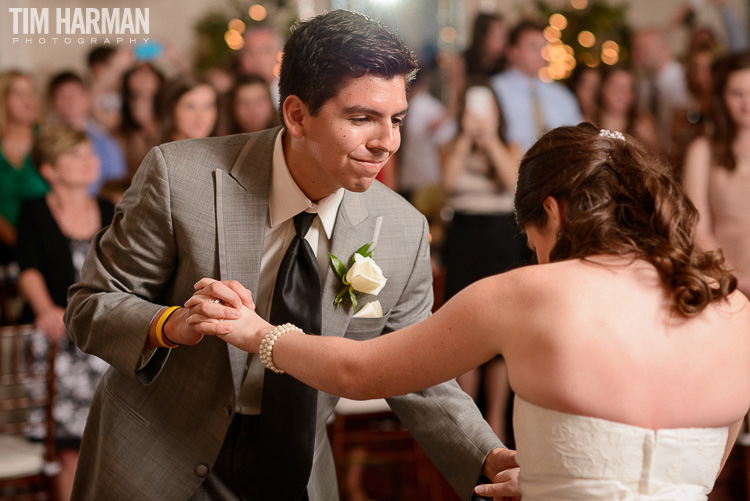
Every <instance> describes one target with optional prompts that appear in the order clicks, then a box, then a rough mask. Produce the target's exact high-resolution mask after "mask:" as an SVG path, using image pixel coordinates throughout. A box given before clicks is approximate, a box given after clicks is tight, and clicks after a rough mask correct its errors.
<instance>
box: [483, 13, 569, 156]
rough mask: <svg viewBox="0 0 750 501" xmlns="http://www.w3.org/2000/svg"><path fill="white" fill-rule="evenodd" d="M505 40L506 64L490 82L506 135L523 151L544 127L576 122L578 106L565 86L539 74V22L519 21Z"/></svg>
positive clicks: (541, 36)
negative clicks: (506, 45)
mask: <svg viewBox="0 0 750 501" xmlns="http://www.w3.org/2000/svg"><path fill="white" fill-rule="evenodd" d="M508 43H509V46H508V63H509V64H510V67H509V68H508V69H507V70H505V71H504V72H502V73H500V74H499V75H497V76H495V77H493V78H492V81H491V83H492V87H493V88H494V89H495V93H496V94H497V97H498V99H499V100H500V106H501V107H502V112H503V116H504V117H505V120H506V123H507V138H506V139H507V141H508V142H509V143H513V144H517V145H518V146H520V148H521V150H522V151H524V152H525V151H526V150H528V149H529V148H530V147H531V145H532V144H534V143H535V142H536V140H537V139H539V137H540V136H541V135H542V134H544V133H545V132H547V131H548V130H550V129H554V128H555V127H560V126H562V125H576V124H578V123H579V122H580V121H581V110H580V108H579V107H578V102H577V101H576V98H575V96H574V95H573V93H572V92H570V90H569V89H568V88H567V87H565V86H564V85H562V84H560V83H558V82H544V81H542V80H541V79H540V78H539V71H540V70H541V69H542V68H544V66H545V65H546V64H547V63H546V61H545V60H544V58H542V49H543V48H544V46H545V45H546V44H547V40H546V39H545V38H544V32H543V30H542V27H541V26H539V25H537V24H535V23H533V22H531V21H521V22H520V23H518V24H517V25H516V26H515V27H514V28H513V29H512V30H511V32H510V34H509V37H508Z"/></svg>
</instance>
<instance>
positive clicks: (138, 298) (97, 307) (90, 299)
mask: <svg viewBox="0 0 750 501" xmlns="http://www.w3.org/2000/svg"><path fill="white" fill-rule="evenodd" d="M176 254H177V251H176V244H175V239H174V231H173V226H172V219H171V207H170V190H169V180H168V176H167V169H166V163H165V161H164V156H163V154H162V152H161V150H160V149H159V148H158V147H157V148H154V149H152V150H151V151H150V152H149V154H148V155H147V156H146V158H145V159H144V160H143V163H142V165H141V167H140V168H139V169H138V172H137V174H136V176H135V178H134V179H133V185H132V187H131V188H130V189H129V190H128V191H127V192H126V193H125V196H124V197H123V200H122V202H121V203H120V204H119V205H118V206H117V210H116V212H115V216H114V218H113V220H112V223H111V225H110V226H109V227H108V228H106V229H104V230H103V231H100V232H99V233H98V234H97V235H96V236H95V237H94V239H93V241H92V243H91V249H90V251H89V254H88V256H87V258H86V261H85V263H84V266H83V269H82V271H81V281H80V282H79V283H77V284H75V285H73V286H72V287H71V288H70V290H69V292H68V308H67V309H66V312H65V325H66V327H67V328H68V332H69V333H70V335H71V337H72V338H73V340H74V341H75V343H76V344H77V345H78V347H79V348H80V349H81V350H82V351H84V352H86V353H91V354H93V355H96V356H98V357H100V358H102V359H103V360H105V361H106V362H107V363H109V364H110V365H112V366H113V367H115V368H116V369H118V370H120V371H123V372H125V373H130V374H133V375H136V369H137V367H138V366H139V365H140V363H141V353H142V352H143V348H144V346H145V344H146V339H147V337H148V330H149V327H150V325H151V322H152V321H153V319H154V317H155V316H156V314H157V313H158V312H159V311H160V310H161V308H162V307H163V306H162V305H160V304H154V301H155V300H156V299H157V298H158V297H159V295H160V294H161V292H162V290H163V289H164V287H165V284H167V283H168V282H169V280H170V279H171V275H172V272H173V270H174V268H175V260H176ZM167 353H168V350H164V349H159V350H157V353H156V354H155V355H154V356H153V357H152V358H151V360H150V362H149V364H148V366H147V369H148V370H147V371H146V372H145V373H142V374H139V376H140V379H141V381H142V382H144V383H149V382H150V381H151V380H153V378H154V377H155V376H156V374H157V373H158V371H159V370H160V368H161V367H162V366H163V363H164V362H165V360H166V357H167Z"/></svg>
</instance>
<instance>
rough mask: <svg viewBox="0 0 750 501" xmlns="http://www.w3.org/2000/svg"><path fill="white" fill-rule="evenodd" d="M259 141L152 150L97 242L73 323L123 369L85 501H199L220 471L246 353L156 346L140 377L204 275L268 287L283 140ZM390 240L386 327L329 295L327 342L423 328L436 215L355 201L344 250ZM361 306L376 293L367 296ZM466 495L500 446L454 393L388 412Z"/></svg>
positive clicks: (77, 288) (108, 393)
mask: <svg viewBox="0 0 750 501" xmlns="http://www.w3.org/2000/svg"><path fill="white" fill-rule="evenodd" d="M277 133H278V129H273V130H269V131H263V132H260V133H256V134H249V135H236V136H228V137H221V138H211V139H198V140H189V141H180V142H177V143H170V144H165V145H162V146H159V147H156V148H154V149H153V150H152V151H151V152H150V153H149V154H148V156H147V157H146V159H145V160H144V162H143V164H142V166H141V167H140V169H139V170H138V173H137V175H136V176H135V179H134V183H133V186H132V188H131V189H130V190H128V192H127V193H126V194H125V197H124V199H123V201H122V203H121V204H120V205H119V206H118V207H117V211H116V214H115V218H114V220H113V222H112V225H111V226H110V227H109V228H108V229H107V230H105V231H103V232H101V233H100V234H98V235H97V236H96V237H95V239H94V241H93V243H92V247H91V251H90V253H89V256H88V258H87V259H86V263H85V266H84V268H83V272H82V279H81V282H80V283H79V284H76V285H74V286H73V287H72V288H71V290H70V294H69V305H68V309H67V311H66V316H65V321H66V325H67V326H68V331H69V332H70V334H71V336H72V337H73V338H74V340H75V342H76V343H77V344H78V346H79V347H80V348H81V349H82V350H83V351H85V352H87V353H92V354H95V355H97V356H99V357H101V358H102V359H104V360H106V361H107V362H108V363H110V364H111V365H112V368H111V369H110V370H109V371H108V372H107V373H106V375H105V376H104V378H103V379H102V382H101V383H100V385H99V387H98V389H97V392H96V395H95V398H94V402H93V404H92V407H91V412H90V415H89V419H88V423H87V426H86V431H85V433H84V438H83V445H82V449H81V456H80V460H79V464H78V474H77V477H76V485H75V489H74V497H75V498H76V499H108V500H115V499H123V500H132V499H142V500H148V499H153V500H161V499H187V498H189V497H190V496H191V494H193V492H194V491H195V490H196V489H197V487H198V486H199V485H200V483H201V482H202V481H203V479H204V478H205V476H206V473H207V471H208V470H209V469H210V468H211V466H212V465H213V463H214V461H215V459H216V457H217V455H218V453H219V450H220V448H221V444H222V442H223V441H224V436H225V434H226V432H227V429H228V427H229V424H230V422H231V419H232V414H233V411H232V410H233V409H234V405H235V401H236V399H237V394H238V391H239V386H240V383H241V380H242V377H243V370H244V367H245V361H246V356H247V354H246V353H243V352H241V351H239V350H236V349H235V348H234V347H232V346H228V345H227V344H226V343H225V342H223V341H221V340H220V339H217V338H214V337H211V336H207V337H206V338H204V339H203V340H202V341H201V342H200V343H199V344H197V345H196V346H182V347H180V348H177V349H174V350H165V349H158V350H157V352H156V354H155V355H154V356H153V358H152V359H151V360H150V361H149V363H148V364H147V365H146V366H145V367H144V368H143V369H141V370H138V367H139V366H140V364H141V353H142V351H143V346H144V344H145V342H146V337H147V333H148V330H149V325H150V324H151V322H152V320H153V319H154V317H155V316H156V314H157V313H158V311H159V310H160V309H161V308H162V307H163V306H167V305H178V304H183V303H184V302H185V301H186V300H187V299H188V298H189V297H190V296H191V295H192V293H193V284H195V282H197V281H198V280H199V279H200V278H202V277H214V278H217V279H236V280H238V281H240V282H241V283H242V284H243V285H245V286H246V287H247V288H248V289H250V290H256V289H257V287H258V275H259V272H260V261H261V253H262V248H263V236H264V227H265V222H266V217H267V212H268V201H267V197H268V192H269V189H270V175H271V165H272V151H273V144H274V138H275V136H276V134H277ZM378 219H380V221H381V230H380V235H379V239H378V245H377V250H376V252H375V256H374V257H375V259H376V260H377V262H378V264H379V265H380V266H381V267H382V269H383V271H384V274H385V276H386V277H388V284H387V285H386V287H385V288H384V289H383V290H382V291H381V293H380V295H379V296H378V299H379V300H380V302H381V304H382V306H383V311H384V316H383V318H377V319H372V318H359V319H358V318H355V319H353V318H351V314H352V312H351V306H350V305H349V304H348V301H347V302H345V303H344V305H343V306H342V307H340V308H338V309H336V308H334V306H333V300H334V297H335V295H336V293H337V292H338V291H339V289H340V286H341V283H340V281H339V279H338V277H337V276H336V274H335V273H333V272H332V270H329V272H328V273H327V276H326V279H325V283H324V288H323V332H322V334H323V335H326V336H346V337H350V338H353V339H368V338H372V337H375V336H378V335H380V334H382V333H386V332H390V331H394V330H397V329H399V328H401V327H404V326H407V325H410V324H413V323H415V322H417V321H419V320H422V319H424V318H425V317H427V316H428V315H429V313H430V309H431V307H432V280H431V268H430V260H429V247H428V241H427V236H428V235H427V232H428V229H427V225H426V221H425V220H424V218H423V217H422V216H421V215H420V214H419V213H418V212H417V211H416V210H414V209H413V208H412V207H411V206H410V205H409V204H407V203H406V202H405V201H404V200H403V199H401V198H400V197H398V196H397V195H395V194H393V192H391V191H390V190H388V189H387V188H385V187H384V186H382V185H381V184H380V183H377V182H376V183H375V184H374V185H373V186H372V187H371V188H370V190H368V191H367V192H365V193H351V192H346V193H345V195H344V198H343V200H342V203H341V207H340V209H339V213H338V216H337V220H336V226H335V229H334V233H333V236H332V241H331V252H332V253H333V254H334V255H336V256H339V257H340V258H341V259H349V257H350V256H351V255H352V254H353V252H354V251H355V250H356V249H358V248H359V247H360V246H362V245H363V244H365V243H367V242H369V241H371V240H372V238H373V235H374V231H375V225H376V221H377V220H378ZM360 299H361V300H363V301H368V300H372V299H374V298H372V297H367V296H363V297H361V298H360ZM336 401H337V397H334V396H331V395H327V394H324V393H320V397H319V403H318V416H317V437H316V446H315V458H314V464H313V471H312V475H311V479H310V483H309V485H308V492H309V494H310V499H311V501H315V500H325V501H328V500H333V499H338V492H337V485H336V479H335V468H334V463H333V457H332V454H331V449H330V445H329V443H328V439H327V436H326V429H325V423H326V420H327V418H328V417H329V416H330V414H331V412H332V411H333V408H334V406H335V404H336ZM389 403H390V405H391V407H392V408H393V410H394V411H395V412H396V413H397V415H398V416H399V418H400V419H401V420H402V421H403V422H404V423H405V424H406V426H407V427H408V428H409V430H410V431H411V432H412V433H413V435H414V436H415V437H416V438H417V440H418V441H419V443H420V444H421V445H422V446H423V448H424V449H425V451H426V452H427V454H428V455H429V456H430V458H431V459H432V460H433V461H434V462H435V464H436V465H437V466H438V468H439V469H440V470H441V472H442V473H443V475H445V477H446V478H447V479H448V480H449V481H450V482H451V484H452V485H453V486H454V488H455V489H456V490H457V492H459V493H460V494H461V496H462V497H463V498H466V499H468V498H469V497H470V496H471V490H472V487H473V486H474V484H475V481H476V479H477V478H478V476H479V474H480V469H481V465H482V463H483V461H484V459H485V457H486V455H487V454H488V453H489V451H490V450H492V449H493V448H495V447H499V446H501V444H500V442H499V441H498V440H497V438H496V437H495V435H494V434H493V433H492V431H491V430H490V428H489V426H487V424H486V423H485V421H484V420H483V419H482V416H481V415H480V413H479V412H478V411H477V409H476V407H475V405H474V404H473V402H472V400H471V399H470V398H469V397H468V396H467V395H466V394H465V393H463V392H462V391H461V390H460V389H459V388H458V386H457V385H456V384H455V382H449V383H445V384H442V385H438V386H436V387H434V388H430V389H427V390H425V391H421V392H418V393H413V394H409V395H405V396H401V397H397V398H393V399H390V401H389Z"/></svg>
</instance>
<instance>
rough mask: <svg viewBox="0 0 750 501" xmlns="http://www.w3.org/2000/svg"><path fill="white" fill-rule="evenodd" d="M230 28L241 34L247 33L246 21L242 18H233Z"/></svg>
mask: <svg viewBox="0 0 750 501" xmlns="http://www.w3.org/2000/svg"><path fill="white" fill-rule="evenodd" d="M228 28H229V30H230V31H236V32H237V33H239V34H240V35H241V34H243V33H245V23H244V22H242V20H241V19H232V20H231V21H229V25H228Z"/></svg>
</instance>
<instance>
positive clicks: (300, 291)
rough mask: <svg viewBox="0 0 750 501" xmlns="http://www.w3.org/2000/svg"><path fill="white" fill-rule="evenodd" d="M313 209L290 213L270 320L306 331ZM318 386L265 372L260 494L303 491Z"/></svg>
mask: <svg viewBox="0 0 750 501" xmlns="http://www.w3.org/2000/svg"><path fill="white" fill-rule="evenodd" d="M316 215H317V214H311V213H309V212H301V213H299V214H297V215H296V216H295V217H294V227H295V229H296V232H297V233H296V235H295V237H294V239H293V240H292V243H291V244H290V245H289V248H288V249H287V251H286V254H285V255H284V259H283V260H282V261H281V266H280V267H279V273H278V276H277V277H276V285H275V287H274V292H273V302H272V303H271V315H270V322H271V323H272V324H274V325H279V324H283V323H286V322H291V323H293V324H294V325H296V326H297V327H300V328H301V329H302V330H304V331H305V332H306V333H308V334H320V331H321V324H322V311H321V291H320V273H319V272H318V261H317V259H316V258H315V253H313V250H312V248H311V247H310V244H309V243H308V242H307V240H305V235H306V234H307V231H308V230H309V229H310V225H312V222H313V219H315V216H316ZM317 402H318V391H317V390H315V389H314V388H311V387H309V386H307V385H306V384H303V383H301V382H299V381H297V380H296V379H294V378H293V377H291V376H290V375H288V374H276V373H274V372H272V371H269V370H267V371H265V376H264V382H263V403H262V407H261V414H260V426H259V428H260V430H259V433H260V435H259V443H260V447H259V450H258V451H256V453H257V454H259V461H258V463H257V464H258V465H259V470H260V471H259V472H258V477H257V478H258V479H259V488H260V491H261V493H262V494H263V497H262V499H283V500H290V501H291V500H295V501H296V500H299V499H302V498H303V496H305V494H306V487H307V481H308V479H309V478H310V470H311V468H312V459H313V450H314V446H315V416H316V411H317Z"/></svg>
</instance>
